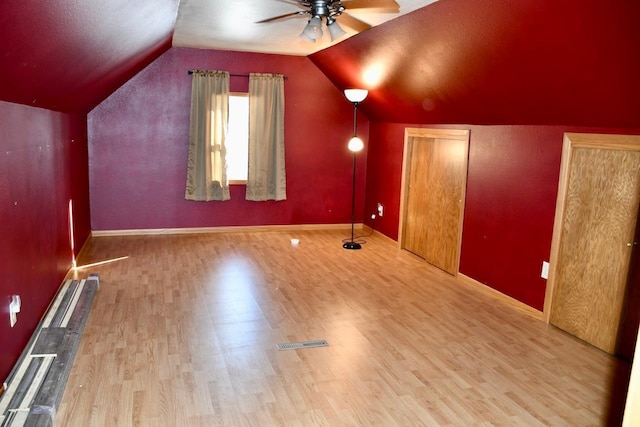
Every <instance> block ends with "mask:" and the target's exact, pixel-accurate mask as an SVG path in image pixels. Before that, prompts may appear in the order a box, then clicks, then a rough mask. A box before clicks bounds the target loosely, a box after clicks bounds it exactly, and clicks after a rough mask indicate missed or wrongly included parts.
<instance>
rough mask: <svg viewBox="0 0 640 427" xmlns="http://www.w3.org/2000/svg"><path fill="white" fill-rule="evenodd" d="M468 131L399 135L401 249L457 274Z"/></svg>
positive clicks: (426, 131) (417, 132) (428, 131)
mask: <svg viewBox="0 0 640 427" xmlns="http://www.w3.org/2000/svg"><path fill="white" fill-rule="evenodd" d="M468 138H469V134H468V131H457V130H456V131H451V130H429V129H408V130H407V135H406V138H405V164H404V172H403V175H404V179H403V182H404V183H405V185H403V187H404V188H403V190H404V191H403V196H402V197H403V200H404V203H403V207H404V212H403V215H402V218H403V222H402V224H401V227H402V228H401V230H400V233H399V235H400V236H401V247H402V248H404V249H406V250H408V251H410V252H413V253H415V254H416V255H418V256H420V257H422V258H424V259H425V260H426V261H427V262H429V263H431V264H433V265H435V266H436V267H438V268H440V269H442V270H444V271H446V272H448V273H450V274H453V275H455V274H457V272H458V265H459V259H460V239H461V236H462V217H463V210H464V195H465V189H466V181H467V157H468V146H469V142H468Z"/></svg>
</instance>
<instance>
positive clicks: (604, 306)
mask: <svg viewBox="0 0 640 427" xmlns="http://www.w3.org/2000/svg"><path fill="white" fill-rule="evenodd" d="M558 197H559V203H558V208H557V209H558V210H557V211H556V225H555V229H554V243H553V244H552V259H551V262H552V265H553V269H552V271H553V274H552V277H550V279H551V280H550V283H548V285H547V286H548V287H549V288H551V289H550V291H551V290H552V291H553V292H552V295H549V296H550V298H549V299H550V300H551V298H552V302H551V301H549V304H548V306H549V310H548V312H549V322H550V323H552V324H553V325H555V326H557V327H559V328H561V329H563V330H565V331H567V332H569V333H571V334H573V335H575V336H577V337H578V338H581V339H583V340H584V341H587V342H588V343H591V344H593V345H594V346H596V347H598V348H600V349H602V350H604V351H606V352H608V353H615V352H616V347H619V350H620V346H621V344H624V343H622V342H620V339H622V341H629V344H630V345H632V344H633V342H635V332H636V331H637V316H632V317H630V318H629V320H633V322H631V323H629V325H627V329H623V330H621V329H620V326H621V324H624V321H625V317H624V316H623V314H624V313H625V310H624V309H625V305H629V299H628V298H629V297H630V296H631V297H633V295H634V294H633V292H634V291H635V288H634V287H633V286H631V287H630V286H629V285H633V280H632V282H629V278H630V277H631V279H633V278H634V277H635V276H634V274H633V273H631V274H630V271H632V270H631V269H630V267H631V265H632V263H631V261H632V254H633V252H634V249H635V247H636V245H637V240H636V239H637V236H636V222H637V217H638V206H639V204H640V137H633V136H628V137H626V136H619V135H588V134H587V135H585V134H567V135H566V136H565V145H564V151H563V166H562V171H561V183H560V189H559V194H558ZM630 307H631V308H628V309H627V311H629V310H630V309H631V310H633V309H634V306H633V304H631V305H630ZM635 309H637V307H636V308H635ZM629 314H631V315H635V313H633V312H630V313H629ZM634 323H635V324H634ZM634 328H635V329H634ZM621 331H622V332H624V333H623V334H622V335H621ZM626 335H628V337H626ZM628 347H629V346H628ZM629 351H630V350H626V352H629ZM624 356H626V357H628V356H629V355H628V354H624Z"/></svg>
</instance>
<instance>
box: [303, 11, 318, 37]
mask: <svg viewBox="0 0 640 427" xmlns="http://www.w3.org/2000/svg"><path fill="white" fill-rule="evenodd" d="M302 33H303V34H304V35H305V36H307V37H308V38H310V39H311V40H314V41H315V40H316V39H318V38H320V37H322V18H321V17H319V16H314V17H313V18H311V19H310V20H309V23H308V24H307V26H306V27H305V28H304V31H303V32H302Z"/></svg>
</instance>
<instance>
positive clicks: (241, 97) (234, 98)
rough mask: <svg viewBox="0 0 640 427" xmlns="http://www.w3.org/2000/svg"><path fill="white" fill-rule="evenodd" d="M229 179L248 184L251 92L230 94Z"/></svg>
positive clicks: (227, 146) (235, 182) (226, 142)
mask: <svg viewBox="0 0 640 427" xmlns="http://www.w3.org/2000/svg"><path fill="white" fill-rule="evenodd" d="M225 147H226V149H227V179H228V180H229V184H246V183H247V170H248V161H249V160H248V159H249V94H247V93H230V94H229V124H228V130H227V139H226V141H225Z"/></svg>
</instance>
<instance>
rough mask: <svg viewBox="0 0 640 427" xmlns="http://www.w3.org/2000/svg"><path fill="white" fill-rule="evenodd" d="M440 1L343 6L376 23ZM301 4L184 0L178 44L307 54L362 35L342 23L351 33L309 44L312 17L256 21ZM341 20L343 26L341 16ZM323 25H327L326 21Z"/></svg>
mask: <svg viewBox="0 0 640 427" xmlns="http://www.w3.org/2000/svg"><path fill="white" fill-rule="evenodd" d="M435 1H436V0H396V3H398V5H399V6H400V13H371V12H370V11H367V10H366V9H358V10H353V11H352V12H350V11H349V1H348V0H343V5H344V6H345V7H346V9H347V12H348V13H349V15H351V16H353V17H355V18H357V19H359V20H361V21H364V22H366V23H367V24H369V25H371V26H376V25H380V24H383V23H385V22H387V21H389V20H391V19H394V18H397V17H398V16H401V15H403V14H406V13H409V12H412V11H414V10H416V9H419V8H421V7H424V6H427V5H429V4H431V3H433V2H435ZM295 3H297V2H296V1H295V0H244V1H241V0H226V1H222V0H181V1H180V6H179V8H178V18H177V21H176V26H175V31H174V34H173V46H182V47H195V48H206V49H217V50H236V51H247V52H261V53H275V54H283V55H299V56H306V55H309V54H312V53H314V52H317V51H319V50H322V49H325V48H327V47H329V46H331V45H333V44H336V43H340V42H341V41H343V40H346V39H347V38H349V37H351V36H353V35H355V34H356V32H355V31H353V30H351V29H349V28H347V27H346V26H345V25H344V24H341V27H342V28H343V29H344V30H345V31H347V35H346V36H344V37H341V38H340V39H338V40H336V41H335V42H331V41H330V38H329V34H328V32H327V31H324V33H325V34H324V35H323V37H322V39H320V40H317V41H316V42H315V43H309V42H305V41H303V40H302V39H300V38H299V37H298V35H299V34H300V33H301V32H302V30H303V29H304V27H305V25H306V24H307V20H308V15H302V16H293V17H289V18H285V19H280V20H276V21H272V22H267V23H262V24H256V23H255V22H257V21H261V20H263V19H267V18H271V17H273V16H279V15H284V14H287V13H292V12H296V11H298V10H302V9H301V8H299V7H298V6H297V5H296V4H295ZM337 22H338V23H339V24H340V22H341V18H340V17H338V19H337ZM323 29H326V27H325V26H324V25H323Z"/></svg>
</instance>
